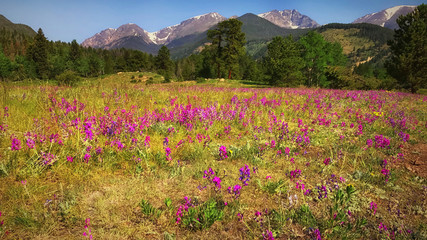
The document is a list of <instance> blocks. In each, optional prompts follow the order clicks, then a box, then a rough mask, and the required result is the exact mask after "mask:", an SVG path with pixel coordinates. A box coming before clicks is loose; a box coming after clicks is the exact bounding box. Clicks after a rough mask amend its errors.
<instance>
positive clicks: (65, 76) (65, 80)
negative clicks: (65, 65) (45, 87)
mask: <svg viewBox="0 0 427 240" xmlns="http://www.w3.org/2000/svg"><path fill="white" fill-rule="evenodd" d="M56 80H57V81H58V85H60V86H75V85H76V84H77V83H78V82H79V81H80V80H81V79H80V77H79V76H78V75H77V74H76V73H75V72H73V71H71V70H67V71H65V72H63V73H61V74H59V75H58V76H56Z"/></svg>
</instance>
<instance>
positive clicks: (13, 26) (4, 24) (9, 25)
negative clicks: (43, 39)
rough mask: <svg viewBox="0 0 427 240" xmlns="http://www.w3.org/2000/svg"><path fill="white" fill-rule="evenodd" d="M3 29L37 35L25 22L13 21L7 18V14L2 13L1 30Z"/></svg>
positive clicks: (0, 17)
mask: <svg viewBox="0 0 427 240" xmlns="http://www.w3.org/2000/svg"><path fill="white" fill-rule="evenodd" d="M1 29H4V30H7V31H11V32H16V33H20V34H25V35H28V36H31V37H33V36H35V35H36V32H35V31H34V30H33V29H32V28H31V27H29V26H27V25H25V24H17V23H13V22H11V21H10V20H9V19H7V18H6V17H5V16H3V15H1V14H0V30H1Z"/></svg>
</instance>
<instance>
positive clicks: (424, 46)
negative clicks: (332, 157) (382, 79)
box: [387, 4, 427, 93]
mask: <svg viewBox="0 0 427 240" xmlns="http://www.w3.org/2000/svg"><path fill="white" fill-rule="evenodd" d="M396 22H397V24H398V25H399V29H397V30H395V33H394V40H393V41H391V42H390V43H389V45H390V49H391V52H392V55H391V57H390V59H389V61H388V62H387V70H388V72H389V74H390V75H391V76H393V77H394V78H396V79H397V81H398V82H399V83H400V85H401V86H402V87H403V88H406V89H409V90H410V91H411V92H412V93H415V92H416V91H417V90H418V89H420V88H427V5H425V4H421V5H420V6H418V7H417V8H416V9H415V11H414V12H412V13H409V14H408V15H404V16H400V17H399V18H398V19H397V21H396Z"/></svg>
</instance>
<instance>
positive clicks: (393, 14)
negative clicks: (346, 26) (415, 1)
mask: <svg viewBox="0 0 427 240" xmlns="http://www.w3.org/2000/svg"><path fill="white" fill-rule="evenodd" d="M415 8H416V6H410V5H401V6H395V7H392V8H388V9H385V10H382V11H380V12H376V13H371V14H368V15H365V16H363V17H361V18H358V19H356V20H355V21H354V22H353V23H372V24H376V25H380V26H382V27H386V28H391V29H396V28H398V27H399V26H398V25H397V23H396V19H397V18H398V17H399V16H400V15H406V14H408V13H410V12H412V11H414V9H415Z"/></svg>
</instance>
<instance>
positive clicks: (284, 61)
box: [265, 35, 304, 86]
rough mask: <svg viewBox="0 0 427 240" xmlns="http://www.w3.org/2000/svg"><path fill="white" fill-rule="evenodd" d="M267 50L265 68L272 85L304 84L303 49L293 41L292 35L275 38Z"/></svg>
mask: <svg viewBox="0 0 427 240" xmlns="http://www.w3.org/2000/svg"><path fill="white" fill-rule="evenodd" d="M267 49H268V55H267V57H266V58H265V66H266V69H267V74H268V75H269V76H270V79H269V82H270V84H284V83H285V84H286V85H293V86H296V85H299V84H302V80H303V78H304V76H303V74H302V69H303V68H304V60H303V59H302V57H301V47H300V46H299V44H298V43H297V42H295V41H294V40H293V38H292V35H290V36H288V37H286V38H283V37H280V36H278V37H275V38H273V40H272V41H271V42H270V43H269V44H268V46H267Z"/></svg>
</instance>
